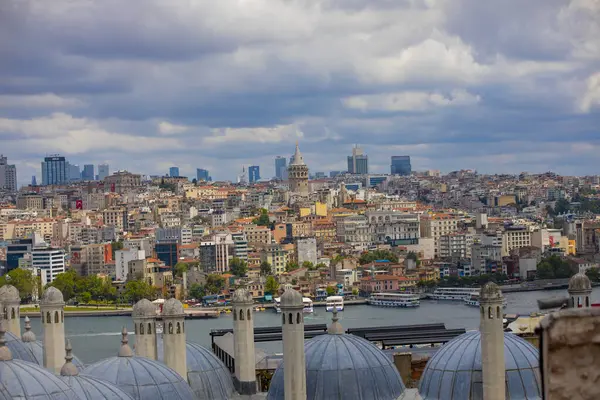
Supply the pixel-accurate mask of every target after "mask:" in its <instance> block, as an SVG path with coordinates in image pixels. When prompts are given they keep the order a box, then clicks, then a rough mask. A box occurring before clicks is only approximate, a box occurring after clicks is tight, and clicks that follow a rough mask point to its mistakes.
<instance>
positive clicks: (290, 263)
mask: <svg viewBox="0 0 600 400" xmlns="http://www.w3.org/2000/svg"><path fill="white" fill-rule="evenodd" d="M298 268H300V267H299V266H298V263H295V262H293V261H288V262H287V263H286V264H285V272H292V271H295V270H297V269H298Z"/></svg>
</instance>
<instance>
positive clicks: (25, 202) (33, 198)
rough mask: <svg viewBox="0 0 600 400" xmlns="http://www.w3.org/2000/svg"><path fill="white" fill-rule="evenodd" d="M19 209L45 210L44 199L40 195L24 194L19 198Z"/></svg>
mask: <svg viewBox="0 0 600 400" xmlns="http://www.w3.org/2000/svg"><path fill="white" fill-rule="evenodd" d="M17 208H18V209H20V210H43V209H44V198H43V197H42V196H41V195H39V194H23V195H19V197H18V198H17Z"/></svg>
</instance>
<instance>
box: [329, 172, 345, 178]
mask: <svg viewBox="0 0 600 400" xmlns="http://www.w3.org/2000/svg"><path fill="white" fill-rule="evenodd" d="M341 173H342V171H329V177H330V178H335V177H336V176H338V175H340V174H341Z"/></svg>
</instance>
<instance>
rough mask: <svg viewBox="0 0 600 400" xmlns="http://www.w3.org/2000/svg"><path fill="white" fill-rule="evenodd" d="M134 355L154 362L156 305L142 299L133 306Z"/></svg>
mask: <svg viewBox="0 0 600 400" xmlns="http://www.w3.org/2000/svg"><path fill="white" fill-rule="evenodd" d="M131 315H132V317H133V325H134V332H135V353H136V355H138V356H140V357H146V358H149V359H151V360H156V359H157V358H158V357H157V347H156V305H154V304H152V302H151V301H150V300H148V299H142V300H140V301H138V302H137V303H135V305H134V306H133V312H132V314H131Z"/></svg>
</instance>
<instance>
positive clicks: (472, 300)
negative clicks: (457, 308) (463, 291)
mask: <svg viewBox="0 0 600 400" xmlns="http://www.w3.org/2000/svg"><path fill="white" fill-rule="evenodd" d="M464 302H465V305H467V306H471V307H479V291H477V293H473V294H471V295H470V296H469V297H467V298H465V300H464ZM507 304H508V303H507V302H506V298H503V299H502V307H504V308H506V305H507Z"/></svg>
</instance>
